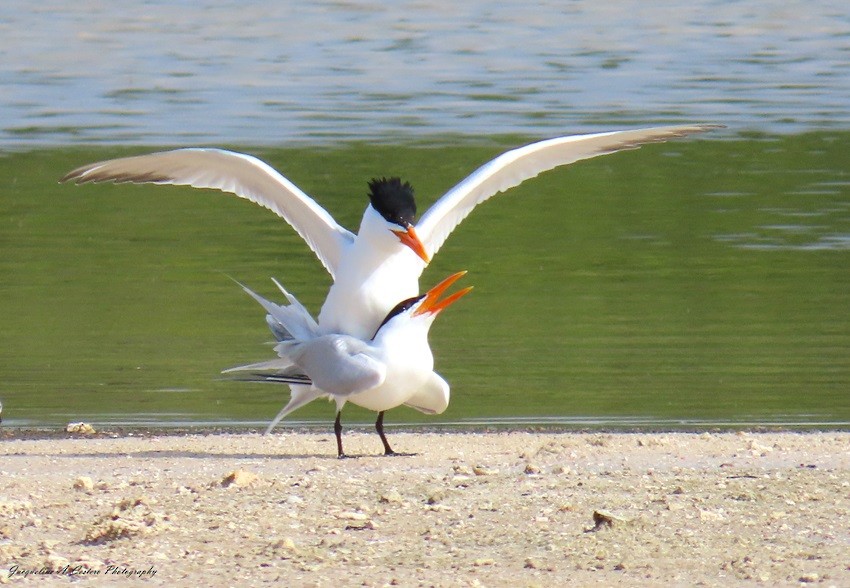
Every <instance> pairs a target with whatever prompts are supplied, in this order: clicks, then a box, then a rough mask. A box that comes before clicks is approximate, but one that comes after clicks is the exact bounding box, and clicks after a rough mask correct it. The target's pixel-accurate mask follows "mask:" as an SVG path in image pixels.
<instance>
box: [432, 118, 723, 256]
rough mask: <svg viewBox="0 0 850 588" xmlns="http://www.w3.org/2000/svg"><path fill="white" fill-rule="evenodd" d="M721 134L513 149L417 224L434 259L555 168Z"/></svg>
mask: <svg viewBox="0 0 850 588" xmlns="http://www.w3.org/2000/svg"><path fill="white" fill-rule="evenodd" d="M714 128H717V126H716V125H684V126H668V127H655V128H649V129H638V130H634V131H613V132H608V133H596V134H591V135H574V136H571V137H559V138H556V139H548V140H546V141H540V142H537V143H532V144H531V145H526V146H525V147H520V148H518V149H513V150H512V151H508V152H506V153H503V154H502V155H500V156H498V157H496V158H495V159H493V160H491V161H490V162H488V163H486V164H484V165H483V166H481V167H480V168H478V169H477V170H476V171H475V172H473V173H472V174H471V175H470V176H469V177H467V178H466V179H465V180H463V181H462V182H460V183H459V184H458V185H456V186H455V187H454V188H452V189H451V190H449V191H448V192H446V194H445V195H444V196H443V197H442V198H440V199H439V200H438V201H437V202H436V203H434V205H433V206H431V208H429V209H428V211H427V212H426V213H425V214H424V215H422V217H421V218H420V220H419V222H418V223H417V224H416V232H417V234H418V235H419V238H420V239H422V242H423V243H424V244H425V248H426V250H427V251H428V253H429V254H430V255H431V256H433V255H434V254H436V253H437V251H438V250H439V249H440V247H442V245H443V243H444V242H445V240H446V238H447V237H448V236H449V234H450V233H451V232H452V231H453V230H454V228H455V227H457V225H458V224H460V222H461V221H462V220H463V219H465V218H466V217H467V215H469V213H470V212H472V209H473V208H475V207H476V206H477V205H478V204H481V203H482V202H484V201H485V200H487V199H488V198H490V197H491V196H494V195H495V194H498V193H499V192H504V191H505V190H508V189H509V188H513V187H514V186H517V185H519V184H521V183H522V182H524V181H525V180H528V179H531V178H533V177H535V176H537V175H539V174H541V173H543V172H545V171H547V170H550V169H552V168H555V167H558V166H561V165H567V164H569V163H573V162H576V161H579V160H581V159H588V158H591V157H596V156H597V155H605V154H608V153H614V152H615V151H621V150H623V149H634V148H637V147H639V146H640V145H642V144H644V143H653V142H658V141H666V140H667V139H673V138H676V137H684V136H686V135H690V134H692V133H701V132H704V131H708V130H710V129H714Z"/></svg>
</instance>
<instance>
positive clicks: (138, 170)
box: [59, 148, 354, 277]
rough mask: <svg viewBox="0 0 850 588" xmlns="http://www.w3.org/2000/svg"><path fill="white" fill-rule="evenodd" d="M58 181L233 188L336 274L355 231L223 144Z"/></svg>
mask: <svg viewBox="0 0 850 588" xmlns="http://www.w3.org/2000/svg"><path fill="white" fill-rule="evenodd" d="M59 181H60V182H67V181H73V182H75V183H77V184H85V183H89V182H95V183H96V182H115V183H127V182H129V183H136V184H141V183H150V184H173V185H178V186H192V187H194V188H211V189H216V190H221V191H223V192H232V193H233V194H236V195H237V196H239V197H241V198H245V199H246V200H250V201H251V202H254V203H256V204H259V205H260V206H263V207H265V208H268V209H269V210H271V211H272V212H274V213H275V214H277V215H279V216H280V217H282V218H283V219H284V220H285V221H286V222H288V223H289V224H290V225H292V227H293V228H294V229H295V231H296V232H297V233H298V234H299V235H300V236H301V238H302V239H304V240H305V241H306V242H307V245H309V246H310V249H312V250H313V251H314V252H315V253H316V255H317V256H318V258H319V260H320V261H321V262H322V264H323V265H324V266H325V268H327V270H328V272H330V274H331V276H332V277H333V276H335V274H336V269H337V266H338V265H339V261H340V257H341V255H342V251H343V250H344V249H345V247H347V246H348V245H349V244H350V243H352V242H353V241H354V235H353V234H352V233H351V232H349V231H348V230H346V229H345V228H343V227H341V226H340V225H339V224H337V222H336V221H335V220H334V219H333V217H332V216H331V215H330V214H329V213H328V212H327V211H326V210H325V209H324V208H322V207H321V206H319V205H318V204H317V203H316V202H315V201H314V200H313V199H312V198H310V197H309V196H307V194H305V193H304V192H302V191H301V189H300V188H298V187H297V186H296V185H295V184H293V183H292V182H290V181H289V180H287V179H286V178H285V177H283V176H282V175H280V174H279V173H278V172H276V171H275V170H274V169H273V168H271V167H270V166H269V165H267V164H266V163H264V162H262V161H260V160H259V159H257V158H256V157H251V156H250V155H244V154H241V153H233V152H231V151H224V150H222V149H197V148H190V149H176V150H174V151H162V152H159V153H151V154H149V155H139V156H135V157H123V158H120V159H112V160H109V161H102V162H99V163H92V164H89V165H86V166H83V167H80V168H77V169H75V170H74V171H72V172H70V173H68V174H67V175H66V176H65V177H63V178H62V179H61V180H59Z"/></svg>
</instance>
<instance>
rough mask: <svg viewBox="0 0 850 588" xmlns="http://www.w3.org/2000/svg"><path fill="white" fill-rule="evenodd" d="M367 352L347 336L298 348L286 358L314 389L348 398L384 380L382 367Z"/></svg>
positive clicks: (318, 340)
mask: <svg viewBox="0 0 850 588" xmlns="http://www.w3.org/2000/svg"><path fill="white" fill-rule="evenodd" d="M284 344H285V343H282V344H281V345H284ZM369 349H370V348H369V346H368V345H367V344H366V343H364V342H363V341H361V340H360V339H356V338H354V337H350V336H348V335H325V336H323V337H319V338H318V339H313V340H312V341H310V342H308V343H304V344H301V345H299V347H298V349H297V351H296V352H295V353H293V354H291V355H290V357H292V358H293V359H294V361H295V363H296V364H297V365H298V367H300V368H301V369H302V370H303V371H304V373H305V374H307V376H309V377H310V380H312V382H313V385H314V386H315V387H316V388H319V389H320V390H322V391H324V392H326V393H327V394H333V395H336V396H350V395H352V394H357V393H359V392H365V391H366V390H370V389H372V388H374V387H376V386H378V385H380V384H381V383H382V382H383V381H384V378H385V377H386V373H387V369H386V366H385V365H384V364H383V362H380V361H378V360H376V359H374V358H373V357H372V356H371V354H370V353H369Z"/></svg>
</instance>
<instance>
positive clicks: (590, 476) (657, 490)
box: [0, 430, 850, 586]
mask: <svg viewBox="0 0 850 588" xmlns="http://www.w3.org/2000/svg"><path fill="white" fill-rule="evenodd" d="M26 437H28V435H26V434H25V433H20V432H19V433H15V432H12V433H10V432H8V431H7V432H5V437H4V438H3V439H2V441H0V453H2V459H0V473H1V474H2V477H0V565H2V570H0V571H2V573H0V583H6V582H8V583H17V582H27V581H33V578H35V579H36V580H38V581H42V582H44V581H52V582H53V583H63V584H66V583H68V582H69V577H70V576H76V577H77V579H78V580H79V581H80V582H81V583H88V582H96V583H97V585H127V582H130V583H138V582H144V583H145V585H150V586H237V585H238V586H255V585H264V584H272V583H279V584H281V585H287V586H361V585H363V586H384V585H399V586H420V585H422V586H431V585H434V586H477V585H483V586H554V585H567V584H569V585H579V586H581V585H637V586H658V585H680V586H691V585H706V586H720V585H724V586H726V585H764V586H774V585H800V584H806V585H822V586H850V524H848V521H850V433H704V434H690V433H658V434H655V433H652V434H643V433H641V434H637V433H617V434H605V433H540V432H523V431H514V432H461V433H457V432H428V433H422V432H414V431H410V432H398V431H391V432H390V441H391V442H392V444H393V447H394V448H395V449H396V450H397V451H407V452H414V453H415V454H416V455H413V456H400V457H384V456H381V455H378V454H379V452H380V447H381V445H380V441H379V440H378V438H377V436H376V435H375V434H374V433H371V432H368V431H366V430H363V431H349V432H347V433H346V437H345V441H346V451H347V452H349V453H351V454H355V455H358V456H360V457H357V458H353V459H345V460H338V459H336V457H335V453H336V451H335V443H334V441H333V435H332V433H330V431H329V432H328V433H324V432H321V433H318V432H293V431H288V430H287V431H283V432H281V433H277V434H274V435H272V436H269V437H263V436H262V435H259V434H255V433H219V434H197V433H191V434H184V435H173V434H164V435H159V434H144V433H142V434H140V433H132V434H131V433H127V432H121V433H120V434H113V435H110V434H109V433H107V434H103V433H98V434H97V435H95V436H85V437H81V436H75V435H71V434H67V433H62V434H61V435H60V434H52V435H46V436H45V435H36V436H35V437H36V438H26ZM36 576H37V577H36ZM119 579H120V580H121V583H120V584H118V581H119Z"/></svg>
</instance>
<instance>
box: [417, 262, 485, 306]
mask: <svg viewBox="0 0 850 588" xmlns="http://www.w3.org/2000/svg"><path fill="white" fill-rule="evenodd" d="M464 274H466V270H464V271H462V272H457V273H456V274H452V275H450V276H449V277H448V278H446V279H445V280H443V281H442V282H440V283H439V284H437V285H436V286H434V287H433V288H431V289H430V290H428V292H427V293H426V294H425V299H424V300H423V301H422V303H421V304H420V306H419V308H417V309H416V311H415V312H414V315H420V314H425V313H426V312H427V313H431V314H437V313H438V312H440V311H442V310H445V309H446V308H448V307H449V306H451V305H452V304H454V303H455V302H457V301H458V300H460V299H461V298H462V297H464V296H466V295H467V294H469V292H470V290H472V286H467V287H466V288H464V289H462V290H458V291H457V292H455V293H454V294H450V295H449V296H447V297H446V298H443V299H442V300H439V298H440V296H441V295H442V294H443V292H445V291H446V290H448V289H449V287H450V286H451V285H452V284H454V283H455V282H457V281H458V280H459V279H460V278H462V277H463V276H464Z"/></svg>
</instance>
